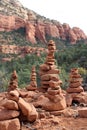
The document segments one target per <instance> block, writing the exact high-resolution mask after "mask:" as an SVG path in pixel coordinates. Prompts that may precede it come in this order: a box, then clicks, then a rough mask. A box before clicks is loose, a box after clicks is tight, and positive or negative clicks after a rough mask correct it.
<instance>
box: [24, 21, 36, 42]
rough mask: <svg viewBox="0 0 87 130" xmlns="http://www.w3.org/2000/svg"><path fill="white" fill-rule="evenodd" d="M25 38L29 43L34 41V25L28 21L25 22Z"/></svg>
mask: <svg viewBox="0 0 87 130" xmlns="http://www.w3.org/2000/svg"><path fill="white" fill-rule="evenodd" d="M26 38H27V40H29V41H30V42H31V43H36V39H35V26H34V25H33V24H31V23H30V22H27V23H26Z"/></svg>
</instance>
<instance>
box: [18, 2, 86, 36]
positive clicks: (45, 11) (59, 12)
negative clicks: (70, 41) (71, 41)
mask: <svg viewBox="0 0 87 130" xmlns="http://www.w3.org/2000/svg"><path fill="white" fill-rule="evenodd" d="M19 1H20V2H21V3H22V4H23V5H24V6H25V7H27V8H29V9H31V10H33V11H35V12H36V13H38V14H40V15H42V16H45V17H47V18H50V19H55V20H58V21H59V22H61V23H68V24H69V25H70V26H71V27H73V26H77V27H80V28H81V29H82V30H83V31H84V32H85V33H86V34H87V27H86V26H87V19H86V12H87V7H86V6H87V4H86V3H87V0H19Z"/></svg>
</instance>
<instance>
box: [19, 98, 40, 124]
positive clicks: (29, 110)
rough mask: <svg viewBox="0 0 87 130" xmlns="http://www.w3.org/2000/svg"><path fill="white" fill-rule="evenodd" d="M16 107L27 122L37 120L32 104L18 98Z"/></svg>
mask: <svg viewBox="0 0 87 130" xmlns="http://www.w3.org/2000/svg"><path fill="white" fill-rule="evenodd" d="M18 105H19V107H20V109H21V111H22V113H23V115H24V116H26V118H27V120H28V121H30V122H33V121H35V120H36V119H37V117H38V113H37V111H36V109H35V107H34V106H33V105H32V104H29V103H27V102H25V101H24V100H23V99H22V98H21V97H20V98H19V101H18Z"/></svg>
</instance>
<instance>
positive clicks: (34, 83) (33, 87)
mask: <svg viewBox="0 0 87 130" xmlns="http://www.w3.org/2000/svg"><path fill="white" fill-rule="evenodd" d="M30 80H31V81H30V84H29V86H27V87H26V89H27V90H30V91H34V90H36V89H37V81H36V69H35V66H33V67H32V72H31V78H30Z"/></svg>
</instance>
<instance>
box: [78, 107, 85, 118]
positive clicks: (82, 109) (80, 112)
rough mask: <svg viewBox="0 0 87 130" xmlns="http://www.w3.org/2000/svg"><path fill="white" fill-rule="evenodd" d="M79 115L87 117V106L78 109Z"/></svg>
mask: <svg viewBox="0 0 87 130" xmlns="http://www.w3.org/2000/svg"><path fill="white" fill-rule="evenodd" d="M78 115H79V116H80V117H83V118H87V107H86V108H81V109H79V110H78Z"/></svg>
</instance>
